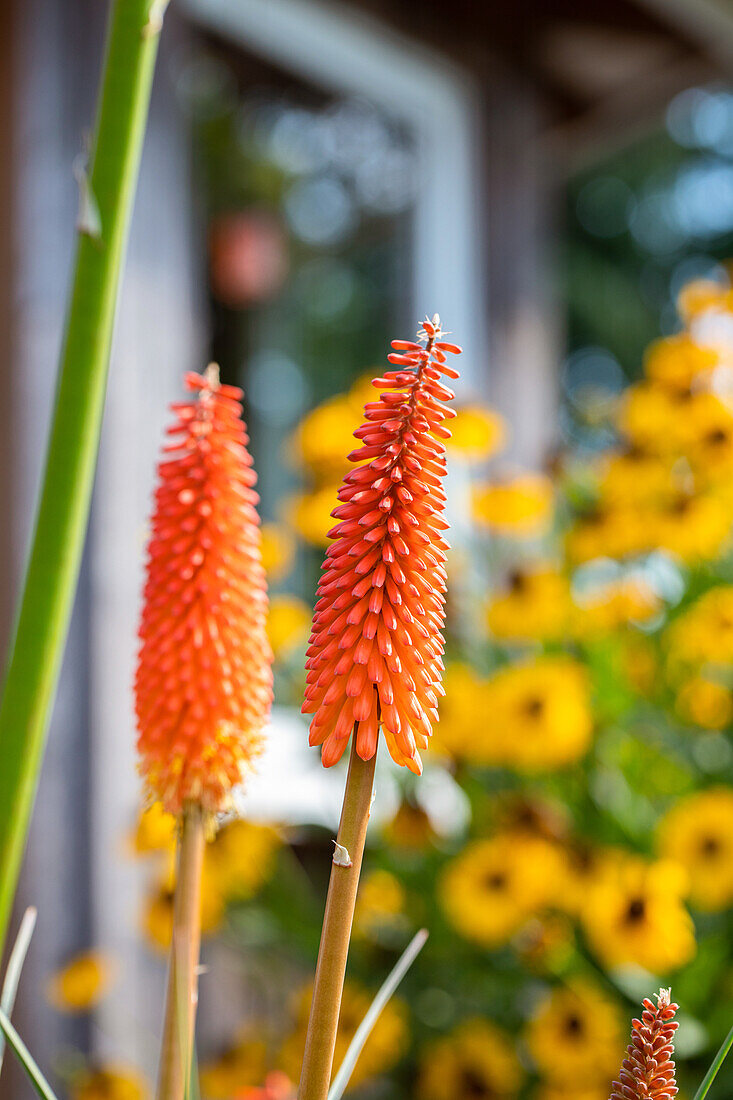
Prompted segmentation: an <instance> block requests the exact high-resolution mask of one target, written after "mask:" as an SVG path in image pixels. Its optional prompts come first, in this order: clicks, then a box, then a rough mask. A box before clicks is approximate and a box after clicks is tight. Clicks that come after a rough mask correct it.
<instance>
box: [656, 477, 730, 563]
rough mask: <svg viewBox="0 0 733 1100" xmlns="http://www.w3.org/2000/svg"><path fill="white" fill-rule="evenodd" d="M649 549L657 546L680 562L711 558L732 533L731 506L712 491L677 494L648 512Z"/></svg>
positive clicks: (718, 552) (718, 554) (724, 544)
mask: <svg viewBox="0 0 733 1100" xmlns="http://www.w3.org/2000/svg"><path fill="white" fill-rule="evenodd" d="M643 521H644V522H646V524H647V525H648V531H649V535H650V539H649V546H648V548H649V549H652V548H653V547H655V546H660V547H662V548H663V549H665V550H669V551H670V552H671V553H673V554H676V555H677V557H679V558H681V559H682V561H689V562H695V561H706V560H714V559H715V558H717V557H719V556H720V554H721V553H722V552H723V551H724V550H725V549H726V547H727V545H728V544H729V542H730V536H731V508H730V505H729V503H728V502H727V501H726V499H725V498H724V497H723V496H718V495H715V494H713V493H697V494H693V495H690V494H687V493H680V494H679V495H678V496H676V497H674V498H673V499H672V500H670V501H669V502H668V503H667V504H666V505H665V506H664V507H663V508H661V509H660V510H659V511H658V512H647V514H646V515H645V516H644V517H643Z"/></svg>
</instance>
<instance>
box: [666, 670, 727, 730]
mask: <svg viewBox="0 0 733 1100" xmlns="http://www.w3.org/2000/svg"><path fill="white" fill-rule="evenodd" d="M675 706H676V709H677V713H678V714H679V715H680V717H681V718H682V719H683V720H684V721H685V722H692V723H693V724H694V725H696V726H702V727H703V729H708V730H722V729H725V727H726V726H728V725H730V723H731V721H732V720H733V692H731V690H730V688H729V687H726V686H725V684H721V683H718V681H717V680H711V679H709V678H708V677H707V676H693V677H692V678H691V679H690V680H687V681H686V682H685V683H684V684H683V685H682V687H681V688H680V690H679V691H678V693H677V699H676V700H675Z"/></svg>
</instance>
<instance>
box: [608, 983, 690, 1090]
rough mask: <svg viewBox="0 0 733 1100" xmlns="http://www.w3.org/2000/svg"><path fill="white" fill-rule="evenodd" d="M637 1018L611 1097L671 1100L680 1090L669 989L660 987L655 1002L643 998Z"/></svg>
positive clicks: (675, 1009) (674, 1026)
mask: <svg viewBox="0 0 733 1100" xmlns="http://www.w3.org/2000/svg"><path fill="white" fill-rule="evenodd" d="M643 1004H644V1011H643V1012H642V1014H641V1019H640V1020H633V1021H632V1024H631V1029H632V1030H631V1042H630V1043H629V1046H628V1047H627V1050H626V1057H625V1058H624V1061H623V1065H622V1066H621V1073H620V1074H619V1080H618V1081H614V1082H613V1088H612V1090H611V1096H610V1100H672V1098H673V1097H674V1096H676V1095H677V1092H678V1091H679V1090H678V1089H677V1085H676V1083H675V1069H674V1062H673V1060H672V1057H673V1040H674V1033H675V1031H676V1030H677V1027H678V1024H677V1023H676V1022H675V1020H674V1015H675V1013H676V1011H677V1007H678V1006H677V1005H676V1004H673V1003H671V1002H670V991H669V989H660V990H659V993H658V994H657V1003H656V1005H655V1004H654V1002H653V1001H650V1000H649V998H648V997H647V998H645V1000H644V1002H643Z"/></svg>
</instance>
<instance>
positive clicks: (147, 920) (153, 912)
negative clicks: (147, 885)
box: [142, 887, 173, 952]
mask: <svg viewBox="0 0 733 1100" xmlns="http://www.w3.org/2000/svg"><path fill="white" fill-rule="evenodd" d="M142 931H143V934H144V936H145V939H146V941H147V943H148V945H149V946H150V947H153V948H155V950H156V951H161V952H166V951H167V950H168V948H169V947H170V944H171V935H172V932H173V893H172V891H171V890H170V889H168V888H162V887H161V888H159V889H157V890H156V891H154V892H153V893H152V894H150V896H149V897H148V898H147V899H146V901H145V904H144V907H143V913H142Z"/></svg>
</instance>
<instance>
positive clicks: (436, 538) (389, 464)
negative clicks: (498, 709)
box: [303, 315, 460, 774]
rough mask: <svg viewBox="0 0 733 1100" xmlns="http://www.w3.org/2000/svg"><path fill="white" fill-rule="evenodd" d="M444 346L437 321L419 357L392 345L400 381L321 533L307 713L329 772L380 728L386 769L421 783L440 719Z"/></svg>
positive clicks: (372, 415) (371, 426)
mask: <svg viewBox="0 0 733 1100" xmlns="http://www.w3.org/2000/svg"><path fill="white" fill-rule="evenodd" d="M440 336H441V329H440V319H439V318H438V316H437V315H436V316H435V317H433V319H432V321H428V320H425V321H424V322H423V324H422V327H421V333H420V339H422V340H423V341H425V346H424V347H423V346H422V344H420V343H415V342H413V341H409V340H394V341H393V342H392V347H393V348H394V349H395V351H394V352H393V353H392V354H390V355H389V356H388V359H389V360H390V362H391V363H393V364H395V366H396V367H397V368H398V369H397V370H393V371H387V372H386V373H385V375H384V377H382V378H376V379H375V380H374V386H375V387H376V388H377V389H378V390H382V391H383V392H382V393H381V394H380V398H379V400H378V401H374V402H371V403H369V404H367V405H366V406H365V409H364V414H365V417H366V420H365V423H364V424H363V425H362V427H361V428H359V429H358V430H357V431H356V432H354V435H355V437H356V438H357V439H359V440H360V441H361V447H360V448H359V449H357V450H355V451H353V452H352V453H351V454H350V455H349V459H350V461H352V462H355V463H359V464H360V465H358V466H357V468H356V469H355V470H352V471H351V472H350V473H349V474H347V475H346V477H345V478H344V482H343V485H342V487H341V489H340V490H339V500H340V502H341V503H340V505H339V506H338V507H337V508H336V509H335V510H334V511H333V513H332V515H333V516H334V518H335V519H337V520H338V521H339V522H338V524H337V525H336V526H335V527H334V528H333V529H332V530H331V531H329V538H332V539H334V540H335V541H334V543H333V545H332V546H331V547H329V550H328V552H327V555H326V560H325V562H324V563H323V576H322V577H321V583H320V585H319V587H318V592H317V603H316V607H315V613H314V618H313V631H312V634H311V639H310V647H309V649H308V660H307V662H306V668H307V669H308V675H307V686H306V692H305V702H304V703H303V711H304V713H310V714H313V720H312V722H311V727H310V743H311V744H312V745H321V746H322V750H321V756H322V760H323V763H324V765H325V766H326V767H330V766H331V765H332V764H335V763H336V761H337V760H339V759H340V757H341V755H342V754H343V751H344V749H345V747H346V745H347V743H348V740H349V737H350V735H351V732H352V729H354V730H355V736H356V751H357V752H358V754H359V756H360V757H361V758H362V760H369V759H371V757H372V756H373V755H374V753H375V752H376V749H377V739H378V735H379V729H380V727H381V729H382V731H383V733H384V736H385V740H386V742H387V747H388V748H389V751H390V753H391V755H392V758H393V759H394V760H395V761H396V762H397V763H398V764H404V765H405V766H406V767H408V768H409V769H410V770H411V771H414V772H416V773H417V774H419V773H420V771H421V770H422V764H421V761H420V753H419V749H421V748H425V747H426V746H427V741H428V737H429V735H430V733H431V732H432V727H431V720H432V719H436V718H437V706H438V695H439V694H443V689H442V687H441V683H440V681H441V673H442V669H443V662H442V656H441V655H442V653H443V639H442V634H441V632H442V629H443V622H444V604H445V590H446V572H445V560H446V558H445V552H446V550H447V549H448V544H447V543H446V542H445V540H444V538H443V532H444V531H445V530H446V529H447V527H448V524H447V523H446V522H445V520H444V519H443V517H442V513H443V507H444V502H445V495H444V493H443V491H442V488H441V483H442V481H443V478H444V476H445V470H446V464H445V446H444V444H443V440H445V439H449V438H450V432H449V431H448V430H447V428H446V427H445V425H444V423H443V421H445V420H446V419H448V418H449V417H452V416H454V415H455V413H454V412H453V410H452V409H450V408H448V407H446V405H444V404H443V402H444V401H449V400H451V398H452V397H453V393H452V392H451V391H450V390H449V389H447V388H446V387H445V386H444V385H443V384H442V382H441V375H447V376H449V377H450V378H457V377H458V373H457V371H455V370H453V368H451V367H448V366H447V365H446V363H445V359H446V355H445V353H446V352H450V353H452V354H458V353H459V352H460V348H458V347H457V346H456V345H455V344H446V343H444V342H440Z"/></svg>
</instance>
